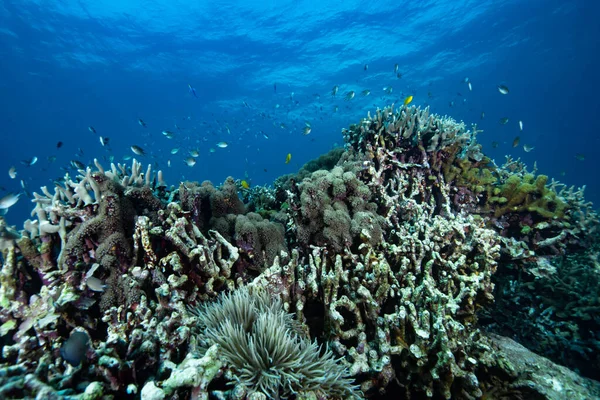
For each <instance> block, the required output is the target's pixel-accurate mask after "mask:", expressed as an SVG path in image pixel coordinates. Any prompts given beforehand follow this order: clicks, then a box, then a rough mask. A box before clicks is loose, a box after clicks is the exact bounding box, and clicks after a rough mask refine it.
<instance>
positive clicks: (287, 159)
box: [285, 153, 292, 164]
mask: <svg viewBox="0 0 600 400" xmlns="http://www.w3.org/2000/svg"><path fill="white" fill-rule="evenodd" d="M291 159H292V153H288V155H287V156H286V157H285V163H286V164H289V163H290V160H291Z"/></svg>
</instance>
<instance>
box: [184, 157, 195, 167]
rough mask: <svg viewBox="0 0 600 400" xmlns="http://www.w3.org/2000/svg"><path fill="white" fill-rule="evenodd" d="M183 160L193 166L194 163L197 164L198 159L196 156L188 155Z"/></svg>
mask: <svg viewBox="0 0 600 400" xmlns="http://www.w3.org/2000/svg"><path fill="white" fill-rule="evenodd" d="M183 162H185V163H186V164H187V166H188V167H193V166H194V165H196V159H195V158H194V157H188V158H186V159H185V160H183Z"/></svg>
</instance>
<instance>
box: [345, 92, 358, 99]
mask: <svg viewBox="0 0 600 400" xmlns="http://www.w3.org/2000/svg"><path fill="white" fill-rule="evenodd" d="M355 94H356V93H354V90H351V91H349V92H348V93H346V97H344V100H346V101H350V100H352V99H353V98H354V95H355Z"/></svg>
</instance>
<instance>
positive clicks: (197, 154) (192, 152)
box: [190, 149, 200, 157]
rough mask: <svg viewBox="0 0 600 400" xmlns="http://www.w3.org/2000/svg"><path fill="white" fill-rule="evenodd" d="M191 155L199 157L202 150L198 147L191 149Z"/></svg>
mask: <svg viewBox="0 0 600 400" xmlns="http://www.w3.org/2000/svg"><path fill="white" fill-rule="evenodd" d="M190 156H192V157H198V156H200V152H199V151H198V149H192V150H190Z"/></svg>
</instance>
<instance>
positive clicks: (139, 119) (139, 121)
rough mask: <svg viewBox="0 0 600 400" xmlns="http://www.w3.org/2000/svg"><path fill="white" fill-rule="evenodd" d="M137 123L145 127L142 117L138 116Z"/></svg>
mask: <svg viewBox="0 0 600 400" xmlns="http://www.w3.org/2000/svg"><path fill="white" fill-rule="evenodd" d="M138 124H140V126H141V127H142V128H145V127H146V123H145V122H144V120H143V119H141V118H138Z"/></svg>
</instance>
